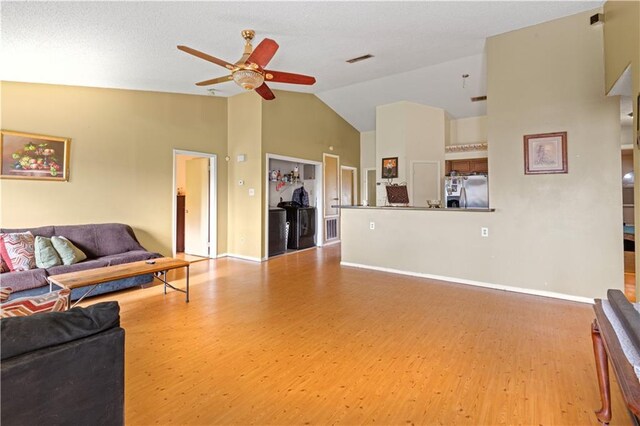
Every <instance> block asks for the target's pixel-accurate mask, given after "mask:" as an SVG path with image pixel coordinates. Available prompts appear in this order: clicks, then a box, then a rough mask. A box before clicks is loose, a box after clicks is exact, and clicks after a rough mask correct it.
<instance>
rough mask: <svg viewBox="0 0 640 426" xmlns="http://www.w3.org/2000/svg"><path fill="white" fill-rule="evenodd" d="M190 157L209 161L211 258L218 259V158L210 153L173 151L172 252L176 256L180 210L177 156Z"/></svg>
mask: <svg viewBox="0 0 640 426" xmlns="http://www.w3.org/2000/svg"><path fill="white" fill-rule="evenodd" d="M178 155H189V156H192V157H203V158H208V159H209V258H212V259H214V258H216V257H218V188H217V183H218V156H217V155H216V154H213V153H209V152H199V151H187V150H184V149H175V148H174V149H173V180H172V189H171V194H172V202H171V205H172V209H171V252H172V253H173V256H174V257H175V255H176V229H177V226H176V219H177V211H176V209H177V208H178V191H177V189H176V183H177V182H176V181H177V178H178V175H177V171H176V166H177V161H176V156H178Z"/></svg>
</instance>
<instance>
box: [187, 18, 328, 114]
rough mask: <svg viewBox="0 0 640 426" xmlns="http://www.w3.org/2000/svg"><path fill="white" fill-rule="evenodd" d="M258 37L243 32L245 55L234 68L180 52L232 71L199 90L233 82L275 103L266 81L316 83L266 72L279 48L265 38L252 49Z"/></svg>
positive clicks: (189, 50)
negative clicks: (253, 42) (252, 43)
mask: <svg viewBox="0 0 640 426" xmlns="http://www.w3.org/2000/svg"><path fill="white" fill-rule="evenodd" d="M255 35H256V33H255V31H253V30H244V31H242V37H243V38H244V40H245V45H244V53H243V54H242V57H241V58H240V59H239V60H238V62H236V63H235V64H231V63H229V62H227V61H224V60H222V59H218V58H216V57H214V56H211V55H207V54H206V53H203V52H200V51H199V50H196V49H192V48H190V47H187V46H178V49H180V50H182V51H183V52H187V53H189V54H191V55H193V56H197V57H198V58H200V59H204V60H205V61H209V62H213V63H214V64H216V65H220V66H221V67H225V68H226V69H228V70H229V71H231V74H230V75H226V76H224V77H218V78H213V79H211V80H205V81H200V82H198V83H196V86H208V85H211V84H217V83H224V82H227V81H231V80H233V81H235V82H236V84H237V85H238V86H240V87H242V88H243V89H246V90H255V91H256V92H257V93H258V94H259V95H260V96H262V97H263V98H264V99H266V100H268V101H269V100H272V99H275V95H274V94H273V92H272V91H271V89H269V86H267V84H266V82H267V81H273V82H274V83H290V84H307V85H311V84H314V83H315V82H316V79H315V78H314V77H311V76H308V75H302V74H293V73H288V72H282V71H272V70H266V69H264V67H266V66H267V64H268V63H269V61H271V58H273V55H275V54H276V51H277V50H278V47H279V46H278V43H276V42H275V41H273V40H271V39H269V38H265V39H264V40H262V41H261V42H260V44H259V45H258V46H257V47H256V48H255V49H253V46H252V45H251V40H253V37H255Z"/></svg>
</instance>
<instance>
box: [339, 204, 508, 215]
mask: <svg viewBox="0 0 640 426" xmlns="http://www.w3.org/2000/svg"><path fill="white" fill-rule="evenodd" d="M331 207H334V208H338V209H363V210H421V211H422V210H425V211H440V212H473V213H491V212H495V211H496V209H492V208H488V209H461V208H434V207H414V206H406V207H405V206H348V205H345V206H343V205H334V206H331Z"/></svg>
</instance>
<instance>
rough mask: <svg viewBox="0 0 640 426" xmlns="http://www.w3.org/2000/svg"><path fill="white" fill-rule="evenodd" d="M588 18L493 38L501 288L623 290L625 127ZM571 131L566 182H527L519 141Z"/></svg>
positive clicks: (492, 155) (491, 115) (492, 138)
mask: <svg viewBox="0 0 640 426" xmlns="http://www.w3.org/2000/svg"><path fill="white" fill-rule="evenodd" d="M593 13H594V12H593V11H592V12H586V13H581V14H577V15H574V16H570V17H567V18H563V19H558V20H555V21H551V22H547V23H544V24H540V25H536V26H533V27H529V28H526V29H523V30H520V31H514V32H510V33H507V34H503V35H499V36H495V37H492V38H489V39H488V40H487V75H488V81H487V88H488V90H487V96H488V98H489V101H488V102H489V103H488V137H489V164H490V165H491V175H490V176H491V181H490V185H489V190H490V197H489V199H490V200H491V206H492V207H495V208H496V209H497V211H496V213H495V217H494V221H495V223H496V229H495V230H493V232H492V237H491V238H492V239H493V243H494V244H495V247H496V249H495V250H494V255H495V256H496V261H497V262H499V264H498V263H497V264H496V266H498V265H499V266H500V267H499V268H498V267H496V270H495V271H494V277H495V278H494V279H495V280H496V281H497V282H498V283H501V284H505V285H514V284H515V285H517V286H519V287H520V286H521V287H526V288H532V289H539V290H550V291H555V292H559V293H566V294H573V295H581V296H587V297H601V296H604V295H605V289H606V288H611V287H614V288H621V287H622V283H623V275H622V262H623V260H622V250H621V239H622V230H621V227H620V222H621V218H622V210H621V204H622V200H621V191H620V167H621V164H620V163H621V162H620V145H619V140H620V139H619V138H620V121H619V103H618V100H617V99H616V98H613V99H612V98H606V97H605V95H604V93H605V90H604V64H603V55H602V52H603V37H602V27H598V26H595V27H591V26H590V25H589V16H590V15H592V14H593ZM557 131H566V132H567V133H568V142H567V146H568V168H569V173H568V174H560V175H528V176H527V175H524V172H523V143H522V138H523V135H526V134H536V133H546V132H557Z"/></svg>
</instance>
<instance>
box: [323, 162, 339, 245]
mask: <svg viewBox="0 0 640 426" xmlns="http://www.w3.org/2000/svg"><path fill="white" fill-rule="evenodd" d="M326 157H333V158H335V159H336V161H337V162H338V164H337V165H336V168H337V170H338V172H339V173H338V182H337V184H338V202H340V195H341V192H342V170H341V169H340V156H339V155H335V154H327V153H326V152H323V153H322V167H323V169H324V168H325V167H324V164H325V161H324V159H325V158H326ZM326 196H327V194H325V184H324V175H323V176H322V199H323V200H324V199H326ZM336 210H338V213H337V214H332V215H329V216H325V215H324V204H323V205H322V220H323V221H324V219H327V218H330V217H337V218H339V217H340V209H336ZM338 222H339V221H338ZM338 239H340V233H338Z"/></svg>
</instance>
